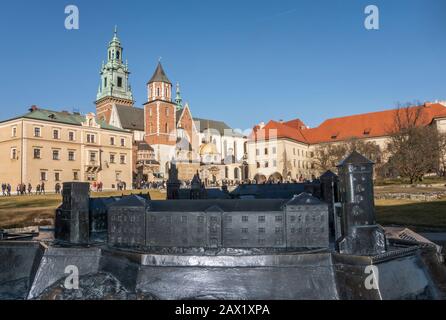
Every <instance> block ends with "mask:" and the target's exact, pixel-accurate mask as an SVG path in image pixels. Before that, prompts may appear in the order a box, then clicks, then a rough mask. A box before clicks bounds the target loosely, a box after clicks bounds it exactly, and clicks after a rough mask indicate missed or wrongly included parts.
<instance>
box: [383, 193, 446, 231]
mask: <svg viewBox="0 0 446 320" xmlns="http://www.w3.org/2000/svg"><path fill="white" fill-rule="evenodd" d="M375 205H376V219H377V221H378V223H379V224H382V225H400V226H408V227H415V229H420V230H421V229H425V228H428V229H430V228H432V229H446V200H445V199H442V200H437V201H431V202H419V201H411V200H376V201H375Z"/></svg>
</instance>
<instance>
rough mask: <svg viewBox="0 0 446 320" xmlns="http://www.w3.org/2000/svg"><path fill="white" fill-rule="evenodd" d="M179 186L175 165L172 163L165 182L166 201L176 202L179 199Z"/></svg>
mask: <svg viewBox="0 0 446 320" xmlns="http://www.w3.org/2000/svg"><path fill="white" fill-rule="evenodd" d="M180 185H181V182H180V180H178V169H177V165H176V164H175V163H174V162H173V161H172V162H171V163H170V168H169V179H168V180H167V199H168V200H176V199H179V198H180Z"/></svg>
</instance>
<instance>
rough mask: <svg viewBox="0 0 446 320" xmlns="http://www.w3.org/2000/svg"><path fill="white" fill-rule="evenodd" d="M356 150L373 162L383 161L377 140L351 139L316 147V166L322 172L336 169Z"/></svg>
mask: <svg viewBox="0 0 446 320" xmlns="http://www.w3.org/2000/svg"><path fill="white" fill-rule="evenodd" d="M355 150H356V151H358V152H359V153H361V154H362V155H364V156H365V157H367V158H369V159H370V160H372V161H373V162H375V163H377V164H380V163H381V159H382V152H381V149H380V147H379V146H378V145H377V144H376V143H375V142H372V141H364V140H359V139H351V140H348V141H344V142H339V143H336V144H327V145H324V146H320V147H318V148H316V150H315V156H314V160H315V162H314V165H315V168H316V169H318V170H319V171H322V172H323V171H327V170H331V171H334V170H336V165H337V164H338V163H339V162H340V161H341V160H342V159H344V158H345V157H346V156H347V155H348V154H350V153H351V152H353V151H355Z"/></svg>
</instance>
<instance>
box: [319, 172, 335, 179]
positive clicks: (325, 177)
mask: <svg viewBox="0 0 446 320" xmlns="http://www.w3.org/2000/svg"><path fill="white" fill-rule="evenodd" d="M332 177H337V175H336V173H334V172H333V171H331V170H327V171H325V172H324V174H323V175H321V176H320V177H319V179H327V178H332Z"/></svg>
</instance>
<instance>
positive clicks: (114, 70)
mask: <svg viewBox="0 0 446 320" xmlns="http://www.w3.org/2000/svg"><path fill="white" fill-rule="evenodd" d="M123 51H124V49H123V48H122V46H121V41H120V40H119V38H118V32H117V28H116V27H115V32H114V35H113V39H112V40H111V41H110V43H109V45H108V49H107V63H104V62H102V67H101V73H100V74H101V83H100V84H99V89H98V93H97V96H96V102H95V103H96V114H97V116H98V118H99V119H101V120H105V121H106V122H107V123H109V121H110V114H111V110H112V108H113V105H115V104H116V105H124V106H129V107H132V106H133V103H134V101H133V94H132V89H131V87H130V84H129V75H130V71H129V68H128V63H127V61H126V62H125V63H124V62H123V59H122V54H123Z"/></svg>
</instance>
